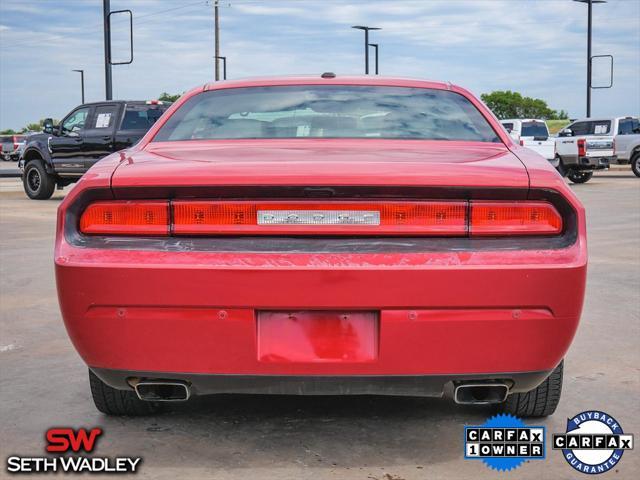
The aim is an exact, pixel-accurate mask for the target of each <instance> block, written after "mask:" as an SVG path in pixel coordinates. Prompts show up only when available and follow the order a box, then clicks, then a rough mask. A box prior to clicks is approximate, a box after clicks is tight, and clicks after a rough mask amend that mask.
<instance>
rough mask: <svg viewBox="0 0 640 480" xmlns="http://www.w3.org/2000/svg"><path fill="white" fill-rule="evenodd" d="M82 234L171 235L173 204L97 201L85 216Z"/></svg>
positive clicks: (88, 208) (82, 217) (89, 207)
mask: <svg viewBox="0 0 640 480" xmlns="http://www.w3.org/2000/svg"><path fill="white" fill-rule="evenodd" d="M80 231H81V232H82V233H86V234H102V235H169V202H167V201H130V202H129V201H123V202H96V203H93V204H91V205H89V206H88V207H87V209H86V210H85V211H84V212H83V213H82V216H81V217H80Z"/></svg>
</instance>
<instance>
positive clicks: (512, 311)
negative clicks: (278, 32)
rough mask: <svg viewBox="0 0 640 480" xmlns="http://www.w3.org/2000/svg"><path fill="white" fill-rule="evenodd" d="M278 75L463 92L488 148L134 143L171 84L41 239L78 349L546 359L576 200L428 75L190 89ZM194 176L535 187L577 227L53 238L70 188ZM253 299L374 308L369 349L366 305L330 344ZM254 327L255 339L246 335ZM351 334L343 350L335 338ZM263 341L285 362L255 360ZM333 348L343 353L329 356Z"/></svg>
mask: <svg viewBox="0 0 640 480" xmlns="http://www.w3.org/2000/svg"><path fill="white" fill-rule="evenodd" d="M291 84H295V85H298V84H376V85H390V86H402V85H406V86H412V87H416V86H417V87H420V86H422V87H427V88H442V89H446V88H451V89H452V90H454V91H456V92H458V93H460V94H462V95H465V96H467V97H468V98H470V99H471V101H472V102H473V103H474V104H475V105H476V106H477V107H478V108H479V110H480V111H481V113H482V114H483V115H485V116H486V118H487V119H488V121H489V122H490V123H491V124H492V125H493V126H494V128H495V129H496V132H497V134H498V135H499V137H500V139H501V140H502V143H498V144H485V143H473V142H444V141H419V140H382V139H317V138H316V139H286V140H285V139H283V140H277V139H274V140H219V141H188V142H163V143H153V142H152V143H149V142H150V140H151V139H152V138H153V136H154V135H155V133H156V132H157V130H158V128H160V126H161V124H162V123H163V122H164V121H166V119H167V118H168V116H170V115H171V112H173V111H175V110H176V109H177V108H179V106H180V104H181V102H183V101H185V99H186V98H188V97H189V96H192V95H196V94H198V93H199V92H201V91H202V87H201V88H199V89H195V90H193V91H191V92H189V93H187V94H186V95H185V97H183V99H182V100H180V101H179V102H177V103H176V104H174V105H173V106H172V107H171V108H170V109H169V111H168V113H167V114H165V115H164V116H163V118H162V119H161V120H159V122H158V123H157V125H155V126H154V127H153V128H152V129H151V130H150V131H149V132H148V134H147V135H146V136H145V137H144V139H143V140H142V141H141V142H140V143H139V144H138V145H137V146H135V147H133V148H131V149H129V150H126V151H124V152H121V153H119V154H115V155H111V156H109V157H107V158H105V159H103V160H102V161H100V162H99V163H98V164H97V165H96V166H95V167H94V168H92V169H91V170H90V171H89V172H88V173H87V174H86V175H85V176H84V177H83V179H82V180H81V181H80V182H79V183H78V184H77V185H76V186H75V187H74V189H73V190H72V191H71V192H69V194H68V195H67V197H66V198H65V200H64V201H63V203H62V204H61V206H60V209H59V214H58V231H57V239H56V248H55V262H56V278H57V283H58V292H59V299H60V306H61V310H62V315H63V318H64V321H65V325H66V327H67V330H68V332H69V335H70V337H71V339H72V341H73V343H74V345H75V347H76V348H77V350H78V352H79V353H80V355H81V356H82V358H83V359H84V361H85V362H86V363H87V364H89V365H90V366H93V367H100V368H113V369H125V370H150V371H161V372H188V373H228V374H233V373H236V374H281V375H348V374H351V375H367V374H370V375H405V374H445V373H450V374H456V373H493V372H496V373H497V372H518V371H532V370H550V369H552V368H554V367H555V366H556V365H557V364H558V362H559V361H560V360H561V359H562V358H563V357H564V355H565V354H566V352H567V349H568V348H569V345H570V343H571V340H572V338H573V336H574V333H575V331H576V328H577V325H578V321H579V318H580V313H581V310H582V302H583V297H584V288H585V277H586V264H587V251H586V230H585V217H584V209H583V207H582V205H581V204H580V202H579V201H578V200H577V198H576V197H575V195H574V194H573V193H572V192H571V190H570V189H569V188H568V187H567V186H566V184H565V183H564V181H563V180H562V179H561V177H560V176H559V175H558V174H557V173H556V172H555V171H554V170H553V168H552V167H551V166H550V165H549V163H548V162H547V161H546V160H545V159H543V158H542V157H539V156H538V155H536V154H535V153H533V152H531V151H529V150H527V149H525V148H522V147H520V146H518V145H516V144H514V143H513V142H512V140H511V139H510V137H509V136H508V135H507V134H506V133H505V132H504V131H503V129H502V128H501V127H500V125H499V124H498V122H497V120H496V119H495V117H494V116H493V115H492V114H491V112H489V111H488V110H487V109H486V108H485V107H484V106H483V105H482V104H481V103H480V102H479V101H478V100H476V99H475V98H474V97H473V96H471V95H470V94H469V93H468V92H466V91H465V90H463V89H461V88H459V87H455V86H449V85H446V84H440V83H430V82H420V81H413V80H398V79H380V78H366V79H363V78H347V79H344V78H343V79H340V78H335V79H320V78H317V79H310V78H302V79H301V78H297V79H296V78H293V79H291V78H288V79H270V80H251V81H242V82H225V83H224V84H212V85H209V86H206V87H205V88H206V89H211V88H241V87H244V86H250V85H291ZM194 185H198V186H217V185H222V186H234V185H238V186H239V185H247V186H252V185H260V186H264V185H275V186H278V185H289V186H292V185H303V186H306V185H314V186H322V185H326V186H345V185H346V186H352V185H353V186H397V187H403V186H429V187H442V188H446V187H464V188H465V189H467V190H474V189H478V188H504V187H509V188H511V189H518V190H520V191H521V192H522V198H523V199H526V198H527V197H528V195H529V189H530V188H536V189H546V190H552V191H555V192H557V193H559V194H560V195H562V196H563V197H565V198H566V199H567V201H568V202H569V204H570V205H571V207H572V209H573V210H574V211H575V214H576V217H577V226H578V231H577V238H576V241H575V243H573V244H571V245H569V246H566V247H564V248H560V249H555V250H552V249H541V250H521V251H520V250H501V251H486V250H485V251H453V250H441V251H428V252H427V251H425V252H414V253H396V252H394V251H393V250H390V251H388V252H383V253H371V254H369V253H292V252H266V253H255V252H238V253H234V252H204V251H154V250H117V249H112V250H102V249H97V248H78V247H74V246H72V245H70V244H69V243H67V240H66V239H65V237H64V234H63V228H64V218H65V212H66V210H67V209H68V208H69V206H71V205H73V204H74V202H75V201H76V200H77V198H78V195H79V194H80V192H82V191H84V190H86V189H90V188H98V187H102V188H107V189H109V188H110V196H111V197H113V198H111V199H116V200H117V199H122V198H126V196H127V194H129V193H130V192H131V191H135V189H139V188H141V187H153V186H194ZM104 200H109V199H104ZM239 200H246V199H239ZM276 200H278V199H276ZM425 200H429V199H425ZM462 200H464V199H462ZM496 200H499V199H496ZM323 201H324V200H323ZM264 311H272V312H289V311H304V312H309V311H325V312H327V311H328V312H336V311H337V312H377V328H376V329H375V332H376V333H375V334H376V340H375V344H376V348H377V350H375V355H374V354H373V353H372V352H373V350H372V349H371V344H370V341H371V335H372V332H373V331H374V330H371V329H370V327H367V325H368V323H367V321H365V320H364V318H365V317H366V314H363V315H364V316H363V317H362V318H363V320H358V321H356V322H354V323H353V331H354V332H356V334H354V335H352V336H351V337H349V338H350V339H351V340H347V338H346V337H342V336H341V335H340V333H339V332H340V331H341V326H340V325H341V324H340V323H336V322H337V321H336V320H333V321H331V320H329V322H330V323H329V324H327V325H329V326H327V327H326V328H325V327H321V323H322V322H320V320H317V318H310V319H308V320H304V321H302V323H299V324H298V325H297V327H296V328H293V326H292V325H289V324H288V322H287V321H285V320H277V319H276V320H273V322H274V323H269V322H271V321H272V320H266V321H265V322H267V323H264V324H263V323H262V320H261V321H260V323H258V320H257V315H258V312H264ZM223 312H224V314H223ZM260 315H263V314H262V313H260ZM331 322H334V323H331ZM259 325H260V328H258V327H259ZM369 325H370V324H369ZM265 328H266V331H267V332H269V333H267V334H265V336H264V337H260V336H259V333H258V332H259V331H260V329H262V331H263V332H264V331H265ZM278 330H281V331H282V332H283V336H282V337H281V338H278V336H277V333H276V332H277V331H278ZM302 339H304V342H306V343H305V345H306V346H305V347H303V346H302V344H301V343H300V342H301V341H302ZM331 339H334V341H335V344H332V341H331ZM354 339H357V340H358V342H357V343H358V346H357V347H356V346H355V343H353V344H351V343H350V342H353V341H354ZM266 352H270V353H277V354H278V355H280V356H281V357H283V358H284V359H286V361H284V360H283V361H273V360H274V357H272V356H270V353H269V354H267V353H266ZM311 352H314V353H313V354H312V353H311ZM345 353H346V354H347V356H348V358H350V359H352V360H350V361H336V360H335V359H336V358H337V357H338V356H340V355H339V354H345ZM265 355H266V356H265ZM328 360H329V361H328Z"/></svg>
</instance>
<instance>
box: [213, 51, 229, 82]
mask: <svg viewBox="0 0 640 480" xmlns="http://www.w3.org/2000/svg"><path fill="white" fill-rule="evenodd" d="M213 58H215V59H216V62H217V61H218V60H222V79H223V80H226V79H227V57H221V56H220V55H216V56H215V57H213Z"/></svg>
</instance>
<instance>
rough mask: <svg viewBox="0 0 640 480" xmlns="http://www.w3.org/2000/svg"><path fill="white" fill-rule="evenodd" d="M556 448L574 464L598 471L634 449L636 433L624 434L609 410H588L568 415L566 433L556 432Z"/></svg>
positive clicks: (587, 469)
mask: <svg viewBox="0 0 640 480" xmlns="http://www.w3.org/2000/svg"><path fill="white" fill-rule="evenodd" d="M553 449H554V450H562V456H563V457H564V459H565V460H566V461H567V462H568V463H569V465H571V466H572V467H573V468H575V469H576V470H578V471H579V472H582V473H588V474H591V475H595V474H598V473H604V472H608V471H609V470H611V469H612V468H613V467H614V466H615V465H616V464H617V463H618V462H619V461H620V459H621V458H622V454H623V453H624V451H625V450H631V449H633V435H625V434H624V432H623V431H622V427H621V426H620V424H619V423H618V421H617V420H616V419H615V418H613V417H612V416H611V415H609V414H608V413H604V412H599V411H596V410H588V411H586V412H582V413H579V414H577V415H576V416H575V417H573V418H569V419H567V431H566V433H557V434H554V435H553Z"/></svg>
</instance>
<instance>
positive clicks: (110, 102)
mask: <svg viewBox="0 0 640 480" xmlns="http://www.w3.org/2000/svg"><path fill="white" fill-rule="evenodd" d="M150 101H152V100H102V101H98V102H87V103H83V104H81V105H78V106H83V105H84V106H89V107H90V106H93V105H120V104H123V103H126V104H136V105H150V106H153V105H155V106H157V105H167V106H168V105H171V102H166V101H160V103H147V102H150Z"/></svg>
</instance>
